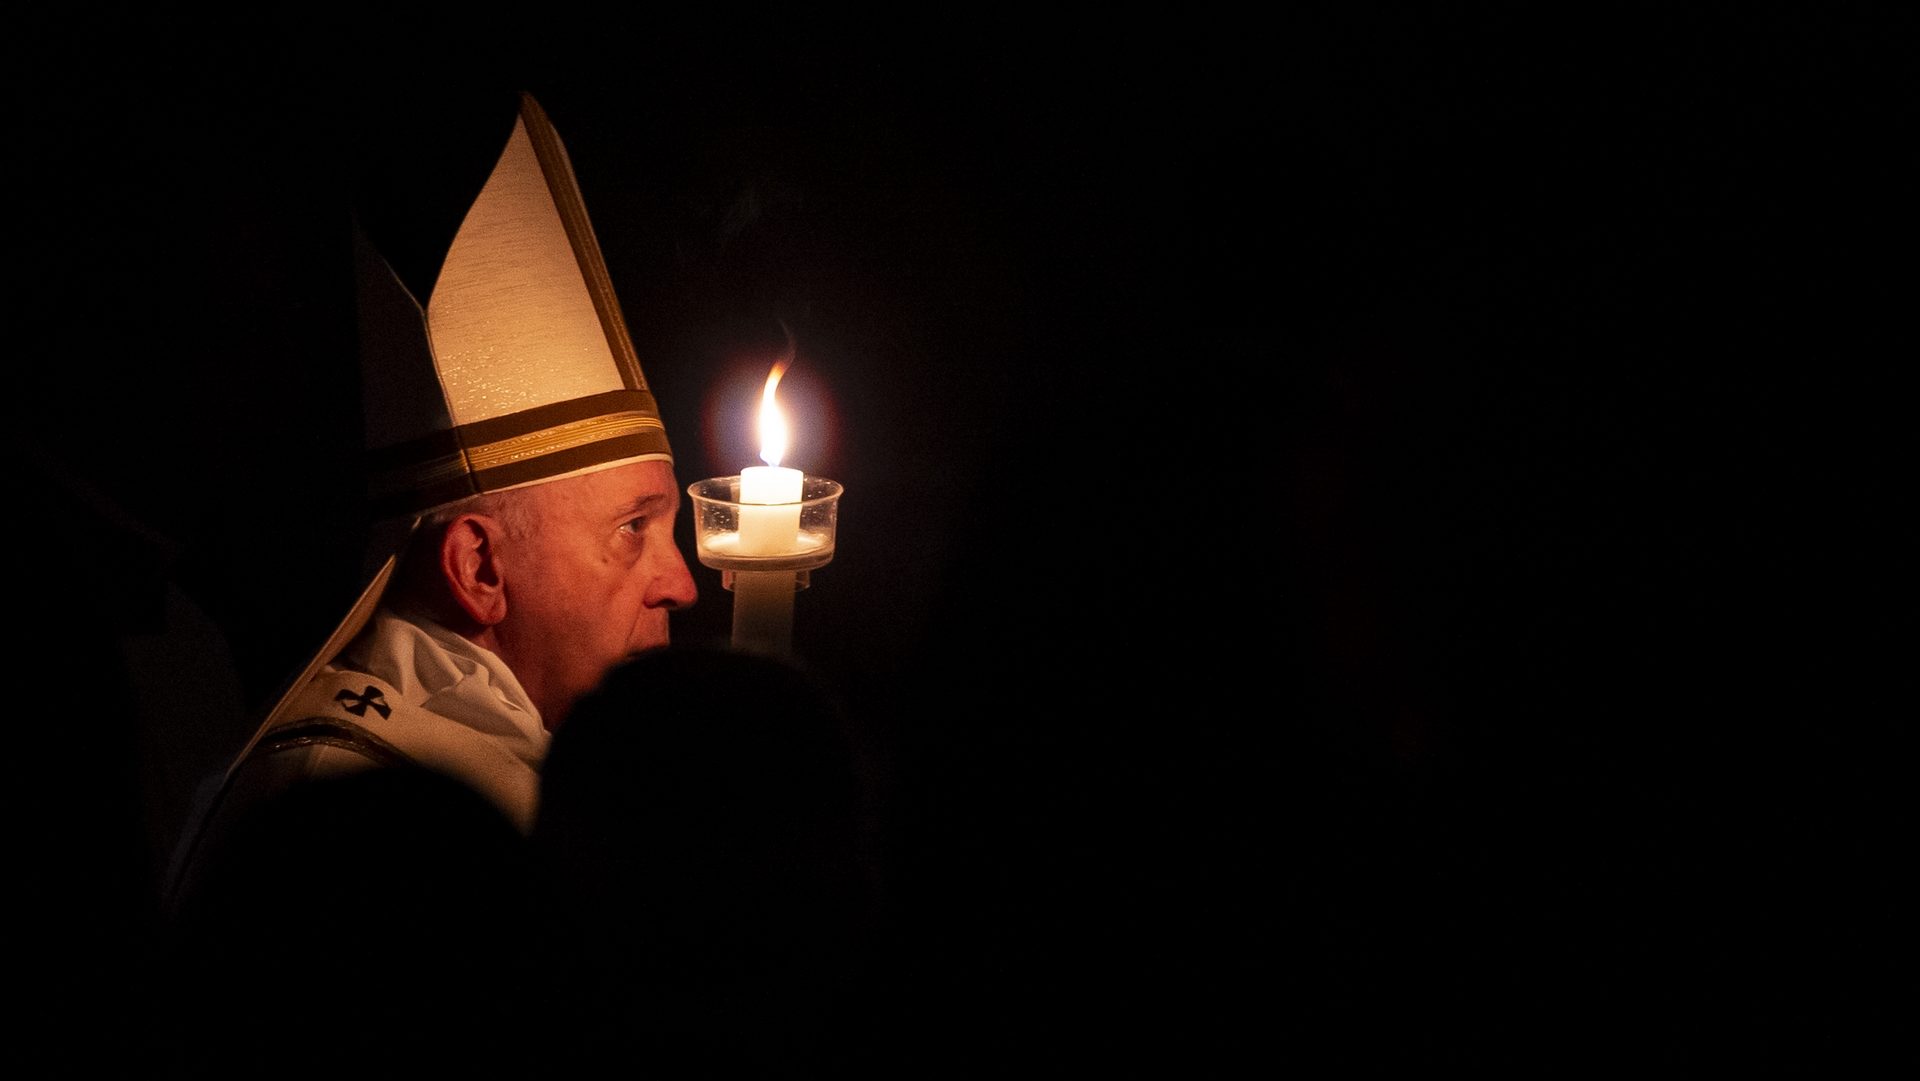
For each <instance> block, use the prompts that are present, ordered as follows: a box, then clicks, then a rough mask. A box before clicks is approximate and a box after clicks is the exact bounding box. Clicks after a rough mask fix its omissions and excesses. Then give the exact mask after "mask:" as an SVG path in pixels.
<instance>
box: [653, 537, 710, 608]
mask: <svg viewBox="0 0 1920 1081" xmlns="http://www.w3.org/2000/svg"><path fill="white" fill-rule="evenodd" d="M668 551H669V553H670V554H668V555H667V556H666V558H665V559H664V560H663V563H664V565H663V566H661V567H660V568H659V571H658V573H656V574H655V575H654V578H653V582H652V583H651V584H650V585H649V586H648V589H647V604H648V605H650V606H651V607H654V608H666V609H674V608H691V607H693V605H694V602H695V601H698V600H699V599H700V587H699V586H697V585H695V584H694V583H693V572H692V571H691V570H689V569H687V559H686V557H685V556H684V555H682V554H681V553H680V546H679V545H674V546H673V547H671V548H670V549H668Z"/></svg>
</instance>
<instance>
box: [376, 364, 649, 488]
mask: <svg viewBox="0 0 1920 1081" xmlns="http://www.w3.org/2000/svg"><path fill="white" fill-rule="evenodd" d="M671 458H672V452H671V450H670V448H669V447H668V444H667V434H666V428H665V426H664V425H663V424H662V423H661V422H660V414H659V409H658V407H657V406H656V405H655V404H654V400H653V395H652V394H650V393H648V392H647V391H644V390H618V391H609V392H607V393H604V394H597V395H593V396H591V397H587V398H576V399H571V400H569V401H564V402H555V403H553V404H551V405H545V406H540V407H538V408H534V409H529V410H525V411H523V412H520V413H513V414H509V415H507V416H504V417H495V418H493V419H491V420H484V421H478V422H475V423H473V424H463V425H459V426H457V427H455V428H453V429H451V430H448V431H444V432H436V433H434V434H433V435H431V436H428V437H426V438H423V439H417V440H414V441H412V442H409V443H406V444H402V445H401V446H398V447H390V448H386V449H383V450H380V451H376V452H373V453H372V454H370V455H369V462H368V475H369V485H368V495H369V497H370V498H371V500H372V502H373V504H374V507H375V509H376V512H377V514H379V515H382V516H384V515H387V514H405V513H418V512H420V511H423V510H426V509H428V508H430V507H436V506H439V505H441V504H443V503H449V502H452V501H454V500H456V499H463V498H466V497H467V496H471V495H478V494H480V493H482V492H496V491H500V490H503V489H506V488H515V487H519V486H520V485H523V484H531V483H535V482H538V481H542V480H551V479H554V478H557V477H563V476H568V475H570V474H574V473H579V472H583V471H585V470H589V469H595V468H607V467H610V466H613V465H618V464H620V463H623V462H628V461H643V460H646V459H666V460H671Z"/></svg>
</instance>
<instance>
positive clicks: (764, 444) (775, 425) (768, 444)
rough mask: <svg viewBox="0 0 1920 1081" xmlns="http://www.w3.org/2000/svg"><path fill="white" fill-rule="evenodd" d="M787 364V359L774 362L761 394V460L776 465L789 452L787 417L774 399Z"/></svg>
mask: <svg viewBox="0 0 1920 1081" xmlns="http://www.w3.org/2000/svg"><path fill="white" fill-rule="evenodd" d="M787 364H788V361H786V360H781V361H779V362H778V363H776V364H774V366H773V370H772V371H770V372H768V373H767V389H766V390H764V391H762V392H761V395H760V460H761V461H763V462H765V463H767V464H768V465H774V466H777V465H779V464H780V459H781V458H782V457H783V456H785V454H786V453H787V417H786V414H784V413H782V412H781V411H780V407H779V406H778V405H777V404H775V403H774V400H773V388H775V387H777V386H779V385H780V377H781V376H782V375H785V374H786V371H787Z"/></svg>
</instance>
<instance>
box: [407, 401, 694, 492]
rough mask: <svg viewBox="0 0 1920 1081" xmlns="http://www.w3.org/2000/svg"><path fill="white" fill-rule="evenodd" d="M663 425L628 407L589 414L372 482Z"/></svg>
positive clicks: (485, 463)
mask: <svg viewBox="0 0 1920 1081" xmlns="http://www.w3.org/2000/svg"><path fill="white" fill-rule="evenodd" d="M665 429H666V426H665V425H664V424H662V423H661V421H660V418H659V417H656V416H650V415H648V414H646V413H641V412H638V411H632V410H629V411H626V412H621V413H609V414H606V415H604V416H598V417H588V418H587V419H585V420H576V421H572V422H569V423H567V424H556V425H554V426H553V427H551V428H543V429H541V430H540V431H537V432H528V433H527V434H526V435H517V436H514V437H512V438H510V439H498V440H495V441H493V442H491V443H482V444H480V445H478V446H473V447H468V448H466V449H465V451H464V453H454V454H444V455H440V456H438V457H436V458H432V459H429V460H427V461H424V462H420V463H417V464H415V465H410V466H407V467H405V468H403V469H396V470H393V471H391V472H389V473H387V474H386V475H385V476H383V477H380V478H378V479H377V480H376V481H375V483H374V486H373V487H374V490H376V491H381V492H390V491H396V490H400V489H405V488H411V487H427V486H430V485H433V484H439V483H443V482H445V481H449V480H454V479H457V478H459V477H462V476H466V475H468V474H470V473H480V472H484V471H486V470H489V469H498V468H500V467H501V466H507V465H512V464H514V463H515V462H520V461H524V460H526V459H528V458H540V457H544V456H546V455H549V454H557V453H559V452H560V451H563V450H572V449H573V448H575V447H580V446H585V445H587V444H589V443H599V442H604V441H606V440H609V439H618V438H619V437H621V436H625V435H632V434H634V433H636V432H644V431H648V430H655V431H664V430H665Z"/></svg>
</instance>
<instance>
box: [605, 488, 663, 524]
mask: <svg viewBox="0 0 1920 1081" xmlns="http://www.w3.org/2000/svg"><path fill="white" fill-rule="evenodd" d="M666 502H667V497H666V495H665V494H664V493H661V492H649V493H647V494H646V495H637V496H634V497H633V498H632V499H629V500H627V501H626V502H625V503H622V504H620V507H619V509H618V510H617V511H615V513H616V514H618V515H619V516H620V517H621V518H631V517H633V516H635V515H637V514H655V513H658V512H659V510H660V508H661V506H662V505H663V504H665V503H666Z"/></svg>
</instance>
